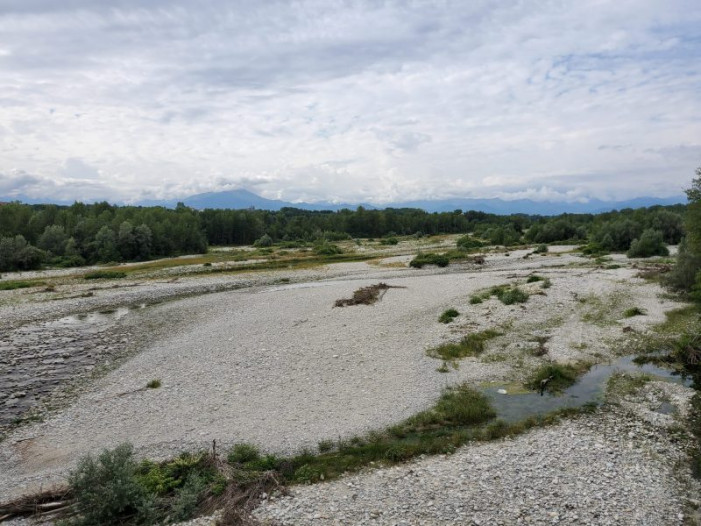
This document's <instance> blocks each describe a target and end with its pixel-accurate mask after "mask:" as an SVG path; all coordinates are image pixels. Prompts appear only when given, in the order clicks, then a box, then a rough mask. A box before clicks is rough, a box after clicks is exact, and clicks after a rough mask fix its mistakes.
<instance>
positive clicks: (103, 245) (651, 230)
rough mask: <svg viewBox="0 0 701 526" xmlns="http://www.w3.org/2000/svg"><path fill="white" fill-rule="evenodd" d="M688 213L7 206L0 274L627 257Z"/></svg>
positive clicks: (0, 225)
mask: <svg viewBox="0 0 701 526" xmlns="http://www.w3.org/2000/svg"><path fill="white" fill-rule="evenodd" d="M685 210H686V207H685V206H684V205H675V206H667V207H661V206H656V207H650V208H641V209H635V210H633V209H625V210H621V211H615V212H609V213H604V214H596V215H594V214H562V215H559V216H554V217H544V216H529V215H523V214H514V215H509V216H498V215H494V214H487V213H484V212H476V211H467V212H463V211H461V210H455V211H453V212H443V213H428V212H425V211H423V210H418V209H392V208H388V209H384V210H367V209H364V208H362V207H358V209H356V210H341V211H338V212H331V211H328V212H316V211H306V210H300V209H295V208H284V209H282V210H280V211H277V212H271V211H265V210H211V209H209V210H204V211H197V210H194V209H191V208H188V207H186V206H184V205H182V204H179V205H178V206H177V207H176V208H175V209H166V208H163V207H132V206H114V205H110V204H108V203H105V202H103V203H97V204H92V205H88V204H83V203H75V204H73V205H71V206H57V205H25V204H21V203H5V204H2V205H0V270H27V269H34V268H39V267H40V266H42V265H53V266H76V265H82V264H86V263H89V264H92V263H105V262H118V261H143V260H148V259H152V258H155V257H165V256H174V255H180V254H192V253H203V252H205V251H206V250H207V247H208V246H209V245H247V244H252V243H254V242H255V241H256V240H259V239H260V238H261V237H263V236H266V237H265V239H266V240H268V239H270V240H272V241H274V242H281V241H303V242H320V241H324V240H327V241H333V240H339V239H344V238H358V237H363V238H381V237H387V236H402V235H417V236H421V235H434V234H454V233H464V234H467V233H471V234H473V235H474V236H475V237H477V238H480V239H483V240H484V241H486V242H488V243H490V244H496V245H514V244H518V243H524V242H525V243H555V242H565V241H568V242H576V243H587V242H589V243H590V245H591V246H593V247H594V248H595V250H598V251H626V250H629V249H631V247H632V246H635V245H634V243H639V244H641V246H642V244H644V243H648V242H651V243H657V244H659V242H660V240H661V241H663V242H664V243H668V244H676V243H679V241H680V240H681V239H682V237H683V235H684V225H683V219H682V216H683V214H684V213H685Z"/></svg>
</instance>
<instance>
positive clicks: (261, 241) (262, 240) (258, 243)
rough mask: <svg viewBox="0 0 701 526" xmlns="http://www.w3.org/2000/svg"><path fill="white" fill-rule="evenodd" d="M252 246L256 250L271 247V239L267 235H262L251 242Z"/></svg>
mask: <svg viewBox="0 0 701 526" xmlns="http://www.w3.org/2000/svg"><path fill="white" fill-rule="evenodd" d="M253 246H254V247H258V248H264V247H272V246H273V238H272V237H270V236H269V235H268V234H263V235H262V236H261V237H259V238H258V239H256V240H255V241H254V242H253Z"/></svg>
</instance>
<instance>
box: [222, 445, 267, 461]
mask: <svg viewBox="0 0 701 526" xmlns="http://www.w3.org/2000/svg"><path fill="white" fill-rule="evenodd" d="M260 458H261V457H260V451H259V449H258V448H257V447H256V446H254V445H253V444H247V443H245V442H244V443H241V444H235V445H234V447H232V448H231V451H230V452H229V455H228V457H227V460H228V461H229V464H244V463H246V462H254V461H256V460H260Z"/></svg>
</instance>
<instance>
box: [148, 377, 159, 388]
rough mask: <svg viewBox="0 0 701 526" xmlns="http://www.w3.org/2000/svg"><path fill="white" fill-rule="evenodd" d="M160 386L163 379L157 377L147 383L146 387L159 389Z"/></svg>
mask: <svg viewBox="0 0 701 526" xmlns="http://www.w3.org/2000/svg"><path fill="white" fill-rule="evenodd" d="M160 386H161V380H160V379H158V378H155V379H153V380H151V381H150V382H149V383H147V384H146V387H147V388H148V389H158V388H159V387H160Z"/></svg>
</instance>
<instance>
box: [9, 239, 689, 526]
mask: <svg viewBox="0 0 701 526" xmlns="http://www.w3.org/2000/svg"><path fill="white" fill-rule="evenodd" d="M529 252H530V251H527V250H521V251H512V252H511V253H510V254H508V255H506V254H504V253H499V254H490V255H488V257H487V261H486V263H485V264H484V265H475V264H458V265H451V266H450V267H448V268H446V269H437V268H433V267H430V268H424V269H422V270H416V269H410V268H408V267H407V266H406V263H407V262H408V260H409V259H410V257H408V256H396V257H387V258H386V259H385V260H383V261H380V262H372V263H364V262H360V263H339V264H334V265H328V266H325V267H316V268H309V269H306V270H296V271H290V270H282V271H266V272H250V273H237V274H223V273H222V274H217V275H211V276H207V275H205V276H176V277H174V278H172V279H163V278H158V279H153V278H150V279H149V278H148V277H144V278H143V279H141V278H140V279H139V280H134V279H128V280H119V281H117V282H115V283H114V284H113V283H111V282H110V283H106V284H102V285H101V286H100V287H98V288H97V289H95V286H94V285H91V284H85V283H72V282H71V283H69V282H67V283H66V284H65V285H61V286H59V287H57V290H53V291H47V292H42V291H36V290H24V289H23V290H16V291H7V292H0V296H2V297H0V320H1V321H0V330H1V331H2V332H1V333H0V375H1V376H0V378H1V380H0V425H3V426H5V429H6V430H7V436H6V438H5V440H4V441H2V442H0V500H2V501H5V500H8V499H9V498H13V497H16V496H18V495H21V494H23V493H26V492H29V491H36V490H37V489H39V488H41V487H44V488H45V487H47V486H48V485H50V484H59V483H61V482H63V481H64V478H65V475H66V473H67V471H68V470H69V469H70V468H72V467H73V466H74V465H75V463H76V461H77V459H78V458H80V456H82V455H84V454H86V453H96V452H99V451H100V450H102V449H103V448H106V447H114V446H116V445H117V444H119V443H121V442H124V441H130V442H131V443H133V444H134V445H135V447H136V450H137V452H138V453H139V455H143V456H149V457H151V458H166V457H169V456H172V455H175V454H177V453H178V452H180V451H182V450H192V449H200V448H207V447H209V446H210V444H211V442H212V440H214V439H216V440H217V443H218V444H220V445H221V447H222V448H226V447H228V446H230V445H232V444H234V443H236V442H242V441H245V442H252V443H255V444H258V445H260V446H261V448H262V449H264V450H266V451H270V452H276V453H290V452H294V451H298V450H299V449H300V448H302V447H311V448H315V447H316V445H317V444H318V442H319V441H322V440H330V439H338V438H339V437H350V436H353V435H357V434H360V433H363V432H366V431H369V430H373V429H380V428H383V427H386V426H387V425H390V424H393V423H396V422H398V421H400V420H402V419H404V418H406V417H408V416H410V415H412V414H414V413H416V412H418V411H421V410H423V409H425V408H427V407H429V406H430V405H431V404H432V403H433V402H434V401H435V400H436V398H437V397H438V396H439V394H440V392H441V391H442V389H444V387H445V386H447V385H453V384H457V383H460V382H468V383H469V384H471V385H474V386H475V387H480V386H482V385H485V384H486V383H488V382H492V383H495V384H499V385H502V384H503V386H504V389H505V390H506V391H507V394H506V395H504V396H509V394H508V393H510V392H511V391H512V390H514V389H515V387H514V386H515V385H517V384H520V383H521V382H522V381H523V380H524V379H525V378H526V377H527V376H528V374H529V373H530V372H531V371H533V370H534V369H535V368H537V367H538V366H539V365H541V364H543V363H548V362H549V361H556V362H562V363H577V362H588V363H602V362H607V361H609V360H611V359H614V358H615V357H617V356H620V355H624V354H628V353H630V352H631V350H632V345H633V343H632V342H634V341H636V340H638V339H641V338H642V339H644V338H645V334H646V332H647V331H649V330H650V327H651V326H652V325H653V324H655V323H659V322H662V321H663V320H664V319H665V316H664V313H665V312H666V311H669V310H672V309H674V308H677V307H679V306H680V305H679V304H677V303H675V302H673V301H672V300H669V299H665V298H664V295H663V294H662V290H661V289H660V288H659V287H658V286H657V285H656V284H654V283H649V282H646V281H645V280H643V279H641V278H639V277H636V276H637V273H638V271H637V270H636V269H634V268H631V264H630V262H629V261H628V260H626V259H625V258H617V259H620V261H614V262H613V263H616V264H610V265H608V266H601V265H600V266H595V265H593V264H592V262H591V260H588V259H585V258H582V257H580V256H579V255H577V254H573V253H570V252H569V248H568V247H559V248H558V247H554V248H553V251H552V252H551V253H550V254H548V255H546V256H535V255H533V256H530V257H528V258H527V259H524V256H526V255H527V254H529ZM378 263H379V264H378ZM619 265H620V266H619ZM533 275H537V276H540V277H543V278H547V279H548V280H549V282H548V283H549V285H550V286H549V287H548V286H545V287H544V286H543V285H544V281H535V282H532V283H527V281H528V278H529V277H531V276H533ZM380 281H382V282H385V283H387V284H389V285H391V286H392V288H390V289H388V290H386V291H385V294H384V296H383V298H382V300H381V301H379V302H378V303H376V304H374V305H372V306H366V305H360V306H350V307H342V308H341V307H334V303H335V301H336V300H337V299H340V298H349V297H351V296H352V294H353V291H354V290H356V289H358V288H360V287H364V286H367V285H371V284H374V283H378V282H380ZM507 283H508V284H518V285H519V287H520V288H521V289H523V290H524V291H526V292H528V293H529V295H530V296H529V299H528V301H527V302H526V303H523V304H514V305H504V304H503V303H501V302H500V301H499V300H498V299H496V298H495V297H492V298H490V299H485V300H484V301H482V303H472V302H471V301H470V299H471V297H472V296H474V295H477V294H480V293H482V292H484V291H485V290H487V289H489V288H490V287H493V286H497V285H501V284H507ZM113 285H116V286H117V288H112V286H113ZM88 288H93V290H88ZM87 292H92V294H91V295H87V294H86V293H87ZM633 307H637V308H639V309H640V310H641V312H643V314H642V315H636V316H632V317H626V316H625V312H626V310H628V309H631V308H633ZM449 308H455V309H457V310H458V311H459V313H460V315H459V316H458V317H457V318H456V319H455V321H453V323H450V324H441V323H438V321H437V320H438V317H439V315H440V314H441V313H442V312H443V311H444V310H446V309H449ZM485 329H495V330H497V331H499V332H500V333H501V335H500V336H498V337H496V338H495V339H493V340H491V341H489V342H488V344H487V349H486V352H485V353H483V354H482V355H481V356H480V357H478V358H466V359H464V360H461V361H460V362H459V363H458V364H457V368H454V367H452V366H449V367H447V368H446V369H447V372H440V371H439V370H438V369H439V368H440V366H441V361H439V360H436V359H434V358H430V357H428V356H427V355H426V353H425V351H426V349H428V348H430V347H434V346H436V345H439V344H440V343H444V342H447V341H457V340H459V339H460V338H461V337H462V336H464V335H466V334H469V333H474V332H478V331H481V330H485ZM98 373H99V374H98ZM154 379H158V380H160V381H161V387H160V388H157V389H148V388H146V385H147V383H148V382H149V381H151V380H154ZM690 393H691V390H690V389H688V388H685V387H683V386H681V385H676V384H669V383H668V382H651V383H650V384H648V385H646V386H645V391H643V392H641V393H638V394H637V395H635V396H633V397H628V398H625V399H621V400H618V404H617V405H613V404H610V405H607V406H606V407H605V408H602V409H600V410H598V411H597V412H596V413H594V414H593V415H582V416H579V417H577V418H576V419H573V420H569V421H565V422H563V423H561V424H558V425H557V426H552V427H550V428H546V429H539V430H534V431H531V432H529V433H527V434H525V435H522V436H519V437H516V438H514V439H509V440H503V441H497V442H493V443H488V444H482V445H468V446H465V447H463V448H461V449H460V450H459V451H458V452H457V453H456V454H454V455H451V456H449V457H431V458H424V459H419V460H417V461H415V462H412V463H409V464H406V465H402V466H398V467H394V468H391V469H381V470H373V471H369V472H367V473H360V474H355V475H352V476H348V477H344V478H343V479H341V480H339V481H336V482H332V483H328V484H320V485H314V486H309V487H301V488H298V489H294V490H293V492H292V497H285V498H276V499H271V500H269V501H268V502H267V503H266V504H265V505H263V506H262V507H261V508H260V509H259V510H258V512H257V513H258V515H259V517H260V518H261V519H262V520H266V521H268V520H275V521H278V522H281V523H285V524H312V523H313V524H334V523H338V524H362V523H366V524H401V523H405V524H447V523H454V522H456V521H457V522H459V523H467V524H469V523H470V521H472V522H473V523H475V524H515V523H519V522H523V523H552V522H558V521H561V522H565V523H582V524H592V523H597V524H675V523H678V524H681V523H682V522H683V521H684V520H685V516H684V514H685V513H687V512H688V509H689V507H688V505H687V504H688V502H687V499H688V498H689V497H690V496H692V495H693V493H692V492H693V491H695V490H697V489H698V488H696V487H695V486H693V485H691V482H690V479H689V478H688V473H687V472H686V468H685V467H684V466H685V463H684V446H685V443H684V441H683V440H680V439H677V438H675V437H676V435H675V429H677V428H678V427H679V426H680V423H681V421H682V418H683V414H684V411H685V407H686V404H687V403H688V397H689V395H690ZM657 402H659V403H657ZM662 402H664V403H666V404H667V406H665V407H668V406H671V407H672V408H673V411H672V415H660V414H659V413H656V408H657V407H658V406H659V405H660V404H661V403H662ZM656 404H657V405H656ZM28 416H30V417H34V418H41V419H43V420H42V421H37V422H30V423H27V424H25V425H22V426H20V427H18V428H16V429H11V428H10V427H11V426H10V425H9V424H10V423H11V422H12V421H13V420H14V419H16V418H22V417H24V418H27V417H28ZM687 520H688V517H687ZM402 521H403V522H402Z"/></svg>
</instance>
